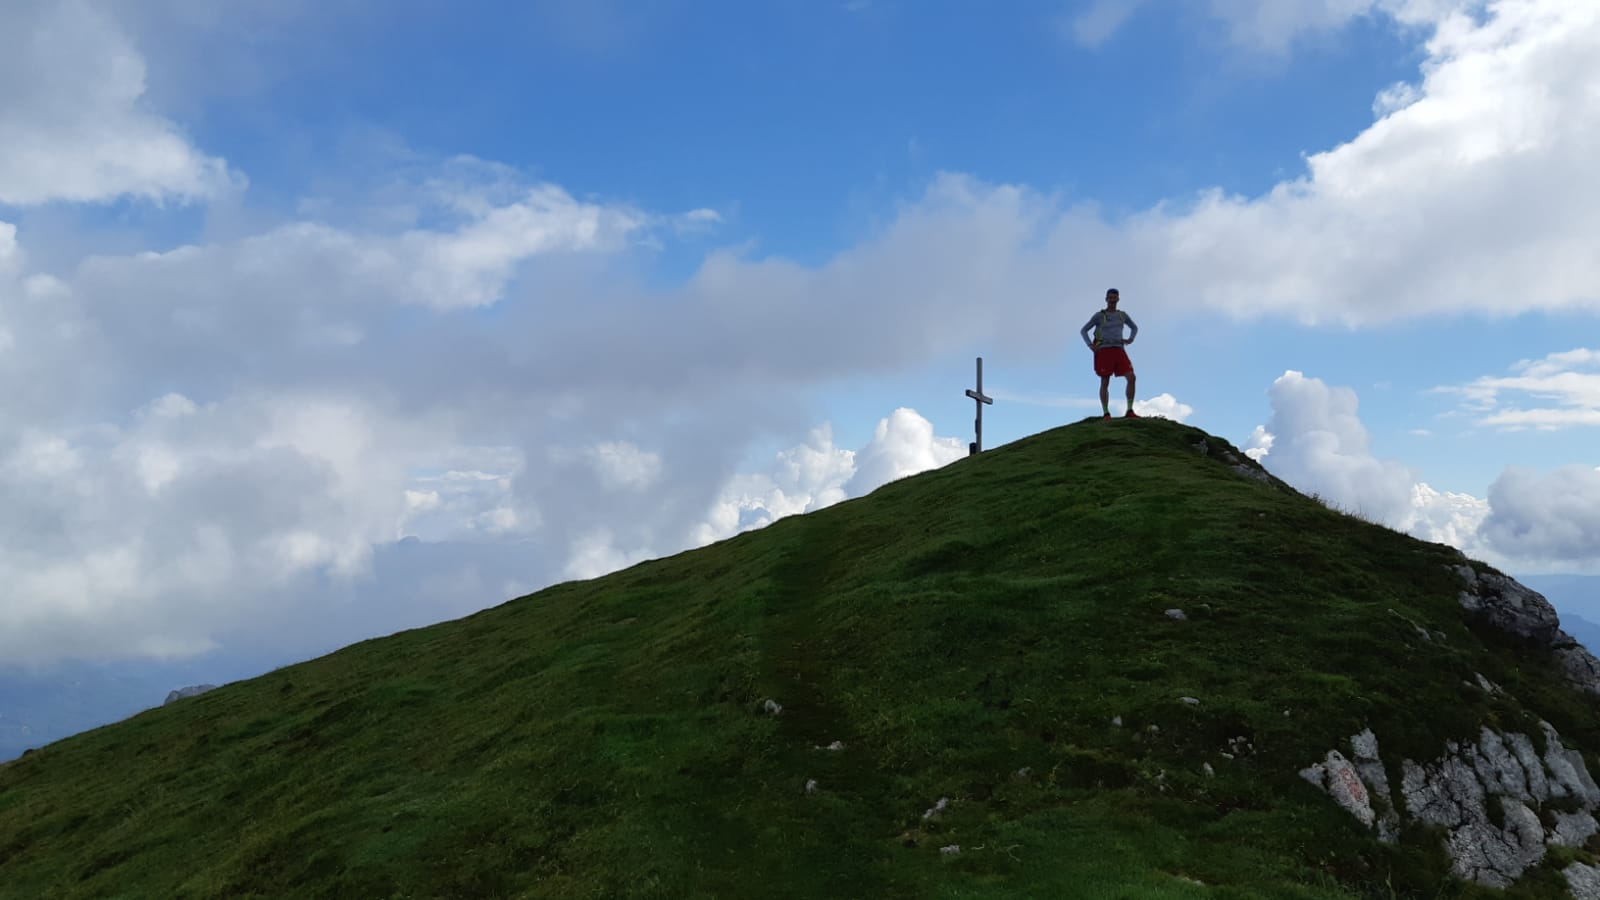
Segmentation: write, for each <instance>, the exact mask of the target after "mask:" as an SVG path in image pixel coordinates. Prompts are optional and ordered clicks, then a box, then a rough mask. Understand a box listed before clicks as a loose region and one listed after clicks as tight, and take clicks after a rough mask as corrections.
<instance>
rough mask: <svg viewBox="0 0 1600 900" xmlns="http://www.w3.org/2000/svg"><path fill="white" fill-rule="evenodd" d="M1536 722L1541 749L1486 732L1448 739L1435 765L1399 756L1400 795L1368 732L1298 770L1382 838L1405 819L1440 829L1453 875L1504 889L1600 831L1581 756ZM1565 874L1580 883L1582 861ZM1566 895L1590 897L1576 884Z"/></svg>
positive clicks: (1599, 801) (1599, 791) (1597, 800)
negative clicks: (1550, 855) (1551, 854)
mask: <svg viewBox="0 0 1600 900" xmlns="http://www.w3.org/2000/svg"><path fill="white" fill-rule="evenodd" d="M1539 724H1540V729H1541V731H1542V736H1543V738H1544V745H1545V751H1544V753H1543V754H1542V755H1541V754H1540V753H1539V752H1538V750H1537V748H1536V747H1535V746H1534V743H1533V740H1532V739H1531V738H1529V737H1528V736H1527V735H1525V734H1520V733H1510V734H1507V733H1502V732H1497V731H1493V730H1491V729H1489V728H1483V729H1482V730H1481V731H1480V732H1479V734H1478V740H1477V741H1476V742H1469V743H1461V742H1457V741H1449V742H1446V744H1445V750H1446V752H1445V754H1444V755H1443V756H1441V757H1439V758H1438V759H1435V760H1433V761H1432V762H1428V763H1418V762H1415V761H1413V760H1410V759H1407V760H1403V761H1402V762H1401V765H1400V770H1401V773H1402V776H1401V783H1400V792H1399V797H1398V798H1396V797H1395V796H1394V795H1393V793H1392V791H1391V789H1390V783H1389V780H1388V778H1387V774H1386V772H1385V770H1384V767H1383V763H1382V760H1381V759H1380V758H1379V755H1378V740H1377V737H1376V736H1375V735H1373V734H1372V732H1371V730H1370V729H1369V730H1366V731H1363V732H1361V733H1360V734H1357V735H1352V736H1351V738H1350V745H1351V753H1352V755H1353V756H1354V757H1355V761H1354V762H1352V761H1351V760H1349V759H1347V758H1345V757H1344V756H1343V754H1341V753H1339V751H1337V750H1330V751H1329V752H1328V755H1327V757H1326V758H1325V759H1324V760H1323V761H1322V762H1320V763H1317V764H1315V765H1313V766H1310V767H1308V768H1306V769H1303V770H1301V772H1300V774H1301V776H1302V777H1304V778H1305V779H1306V780H1307V781H1310V782H1311V783H1312V784H1314V785H1316V786H1318V787H1320V788H1322V789H1323V790H1324V791H1326V792H1327V793H1328V795H1329V796H1330V797H1332V798H1333V799H1334V801H1335V802H1337V803H1338V804H1339V805H1340V806H1341V807H1343V808H1344V809H1346V810H1348V811H1349V812H1350V813H1351V815H1353V816H1355V818H1356V820H1357V821H1358V822H1360V823H1361V824H1362V826H1363V827H1366V828H1371V829H1376V831H1377V834H1378V837H1379V839H1380V840H1385V841H1394V840H1396V839H1397V838H1398V835H1399V828H1400V823H1401V816H1402V815H1403V816H1404V818H1405V820H1407V821H1412V822H1421V823H1424V824H1428V825H1436V826H1439V827H1441V828H1443V829H1445V832H1446V837H1445V849H1446V851H1447V852H1448V853H1449V855H1450V859H1451V863H1452V868H1453V871H1454V873H1455V874H1456V875H1457V876H1458V877H1460V878H1463V879H1467V880H1470V881H1475V882H1477V883H1479V884H1483V885H1488V886H1490V887H1499V888H1505V887H1510V886H1511V885H1512V884H1513V883H1515V882H1516V880H1517V879H1518V878H1520V877H1522V875H1523V873H1525V872H1526V871H1527V870H1528V869H1530V868H1532V867H1533V866H1536V865H1538V864H1539V863H1540V862H1541V861H1542V860H1543V859H1544V856H1545V853H1546V852H1547V851H1548V849H1549V848H1550V847H1552V846H1570V847H1575V846H1581V845H1582V844H1583V843H1584V842H1586V841H1587V840H1588V839H1589V838H1590V837H1592V836H1593V835H1595V834H1596V833H1597V832H1600V822H1597V821H1596V819H1595V815H1594V813H1595V810H1596V809H1597V808H1600V787H1597V786H1596V784H1595V781H1594V779H1593V778H1592V777H1590V775H1589V771H1588V768H1587V766H1586V765H1585V764H1584V761H1583V755H1582V754H1581V753H1579V752H1578V751H1576V750H1571V749H1568V748H1567V747H1566V746H1565V745H1563V744H1562V742H1561V736H1560V735H1559V734H1558V733H1557V732H1556V730H1555V728H1554V727H1553V726H1551V725H1550V724H1549V723H1548V722H1541V723H1539ZM1397 800H1398V802H1396V801H1397ZM1491 804H1492V806H1491ZM1491 809H1492V810H1493V812H1491ZM1541 812H1542V813H1544V815H1545V817H1544V818H1541V815H1540V814H1541ZM1495 813H1498V815H1496V814H1495ZM1547 822H1548V823H1552V824H1548V825H1547ZM1564 871H1565V873H1566V876H1567V879H1568V882H1569V883H1576V882H1582V883H1585V884H1587V883H1588V882H1587V881H1584V879H1588V878H1590V877H1591V874H1590V873H1589V871H1588V870H1587V868H1586V867H1585V868H1584V869H1574V868H1573V867H1569V868H1568V869H1567V870H1564ZM1593 874H1594V875H1596V876H1600V871H1597V872H1595V873H1593ZM1573 892H1574V895H1575V896H1588V895H1585V894H1582V893H1579V892H1578V888H1577V887H1576V886H1575V887H1574V888H1573ZM1595 896H1596V897H1597V900H1600V894H1597V895H1595Z"/></svg>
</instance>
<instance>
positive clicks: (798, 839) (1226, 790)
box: [0, 420, 1600, 900]
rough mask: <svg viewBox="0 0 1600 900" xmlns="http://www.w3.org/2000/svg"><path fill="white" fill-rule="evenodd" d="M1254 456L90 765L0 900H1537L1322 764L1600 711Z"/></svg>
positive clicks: (739, 555)
mask: <svg viewBox="0 0 1600 900" xmlns="http://www.w3.org/2000/svg"><path fill="white" fill-rule="evenodd" d="M1202 441H1204V442H1205V444H1206V450H1207V452H1205V453H1201V452H1199V449H1198V446H1199V444H1200V443H1201V442H1202ZM1224 454H1230V455H1232V456H1233V457H1234V461H1233V462H1230V461H1228V460H1227V459H1224V458H1223V456H1224ZM1236 464H1237V466H1241V467H1243V469H1244V470H1249V471H1255V472H1257V474H1259V469H1258V468H1256V467H1254V465H1253V464H1252V463H1250V462H1249V461H1248V460H1247V459H1245V458H1244V457H1243V456H1242V454H1239V453H1238V451H1237V450H1236V449H1234V448H1232V447H1230V446H1228V445H1227V444H1226V442H1224V441H1222V440H1220V439H1218V438H1216V437H1213V436H1210V435H1206V434H1205V433H1204V432H1201V431H1199V430H1197V429H1194V428H1190V427H1187V426H1183V425H1179V424H1176V423H1172V422H1167V421H1160V420H1145V421H1138V422H1128V421H1121V420H1118V421H1112V422H1102V421H1099V420H1092V421H1086V422H1081V423H1078V424H1074V425H1069V426H1066V427H1063V428H1058V429H1055V430H1053V431H1049V432H1046V433H1043V434H1039V435H1036V436H1034V437H1031V438H1028V439H1026V440H1022V441H1018V442H1016V443H1014V444H1011V445H1008V446H1005V447H1002V448H1000V449H997V450H993V451H990V452H987V453H985V454H983V455H981V456H977V457H972V458H968V459H965V460H961V461H959V462H957V463H955V464H952V465H949V466H946V467H945V468H943V469H939V470H937V471H933V472H928V473H925V474H923V475H919V476H916V477H913V478H908V479H904V480H902V481H898V482H894V483H892V484H889V485H887V486H885V487H883V488H881V489H879V490H878V491H876V492H874V493H873V494H872V495H871V496H868V497H865V498H861V499H858V500H853V501H850V502H846V503H842V504H839V505H837V506H834V507H831V508H828V509H825V510H822V511H819V512H815V513H811V514H808V515H804V516H796V517H791V518H787V519H784V520H781V521H779V522H777V523H776V524H773V525H772V526H770V527H767V528H765V529H762V530H760V531H756V532H751V533H748V534H744V535H741V536H739V537H737V538H734V539H731V540H728V541H724V542H722V543H719V544H715V545H713V546H710V547H706V548H703V549H700V550H695V551H691V552H687V553H683V554H679V555H677V556H674V557H671V558H667V559H661V560H656V561H652V562H647V563H643V564H640V565H637V566H634V567H632V568H630V569H627V570H625V571H622V572H617V573H615V574H613V575H609V576H606V577H604V578H598V579H595V580H592V581H585V582H574V583H568V584H562V585H557V586H555V587H552V588H549V589H547V590H544V591H541V592H539V593H536V594H533V595H531V596H527V597H522V598H520V599H517V600H513V601H511V602H509V603H506V604H504V605H502V606H498V607H496V608H493V609H489V610H486V611H484V612H481V613H478V614H476V615H473V616H470V617H467V618H465V619H461V620H459V621H454V622H447V623H444V624H440V625H436V626H433V627H431V628H424V629H418V630H415V631H409V632H405V633H402V634H398V635H395V636H393V637H389V638H384V639H381V640H373V641H367V642H364V643H361V644H357V645H354V646H351V647H348V648H346V649H344V650H341V651H339V652H337V653H334V654H331V655H329V656H326V657H323V658H321V659H317V660H313V661H311V662H307V663H304V664H301V665H297V666H292V667H289V668H284V669H280V670H278V671H275V672H272V673H270V674H267V675H264V676H262V677H259V678H256V679H253V680H250V681H247V682H241V683H237V684H233V685H228V686H226V687H224V688H222V689H219V690H216V691H214V692H212V693H209V694H206V695H203V696H201V697H197V698H194V699H191V700H187V701H184V702H181V703H176V704H173V705H172V706H169V707H163V708H159V709H153V710H150V711H148V712H146V713H143V714H141V715H139V716H136V717H134V718H132V719H130V720H128V721H125V722H122V723H119V724H116V725H113V726H109V727H106V728H101V729H98V730H95V731H93V732H89V733H86V734H83V735H79V736H76V737H73V738H70V739H67V740H64V741H61V742H58V743H56V744H53V745H50V746H48V747H45V748H43V749H41V750H38V751H36V752H34V753H30V754H28V755H27V756H26V757H24V758H22V759H20V760H17V761H16V762H13V763H11V764H8V765H5V766H0V897H3V898H44V897H60V898H68V897H118V898H162V900H170V898H211V897H217V898H221V897H262V898H267V897H272V898H277V897H330V898H331V897H337V898H362V897H394V898H422V897H530V898H532V897H541V898H542V897H660V898H694V897H705V898H711V897H730V898H760V897H797V898H798V897H817V898H842V897H863V898H879V897H903V898H1017V900H1022V898H1039V897H1089V898H1097V897H1104V898H1114V897H1115V898H1120V897H1154V898H1199V897H1261V898H1346V897H1367V896H1378V897H1389V896H1418V897H1437V896H1443V897H1480V896H1481V897H1489V896H1505V895H1503V894H1500V893H1499V892H1491V891H1488V890H1487V889H1483V888H1479V887H1476V886H1473V885H1467V884H1463V883H1461V882H1457V881H1454V880H1452V879H1450V878H1449V877H1448V872H1449V861H1448V859H1447V858H1446V857H1445V856H1444V854H1443V851H1442V850H1441V849H1440V848H1439V840H1438V836H1437V834H1433V833H1426V832H1424V831H1423V830H1422V829H1420V828H1418V827H1415V826H1410V827H1408V828H1407V830H1406V831H1405V832H1404V834H1403V835H1402V839H1401V841H1400V843H1399V844H1398V845H1394V846H1390V845H1384V844H1380V843H1379V842H1378V841H1377V840H1376V839H1375V838H1374V837H1373V836H1372V835H1371V833H1370V832H1369V831H1367V830H1364V829H1362V828H1361V827H1360V826H1359V825H1358V824H1357V823H1356V822H1355V820H1354V819H1353V818H1352V817H1351V816H1350V815H1349V814H1347V813H1345V812H1344V811H1343V810H1341V809H1339V808H1338V807H1337V806H1336V805H1335V804H1334V803H1333V802H1332V801H1331V800H1330V799H1329V797H1328V796H1327V795H1325V794H1323V793H1322V792H1321V791H1319V790H1318V789H1316V788H1314V787H1312V786H1311V785H1310V784H1308V783H1307V782H1306V781H1305V780H1303V779H1302V778H1301V777H1300V776H1299V775H1298V774H1297V772H1298V770H1300V769H1301V768H1303V767H1305V766H1308V765H1310V764H1312V763H1314V762H1317V761H1319V760H1320V759H1322V757H1323V756H1324V754H1326V753H1327V751H1328V750H1329V749H1330V748H1333V747H1334V746H1336V745H1337V743H1338V741H1339V740H1340V739H1342V738H1344V737H1346V736H1348V735H1351V734H1353V733H1355V732H1357V731H1360V730H1361V729H1363V728H1369V727H1370V728H1372V729H1373V730H1374V731H1375V732H1376V733H1377V734H1379V735H1380V736H1381V737H1382V740H1383V742H1384V749H1385V755H1386V756H1388V755H1389V754H1390V753H1392V754H1394V755H1396V756H1399V755H1405V756H1409V757H1411V758H1415V759H1419V760H1421V759H1429V758H1433V757H1435V756H1437V755H1438V754H1439V753H1440V752H1441V751H1442V748H1443V745H1444V742H1445V741H1446V740H1448V739H1471V738H1472V737H1473V736H1474V735H1476V734H1477V732H1478V729H1479V727H1480V726H1481V725H1484V724H1491V725H1495V726H1497V727H1505V728H1516V729H1521V730H1528V731H1532V730H1536V729H1535V728H1534V725H1533V723H1535V722H1536V721H1537V719H1538V718H1543V719H1545V720H1548V721H1549V722H1551V723H1552V724H1554V725H1555V726H1556V727H1557V728H1558V729H1559V730H1560V732H1561V733H1562V734H1563V735H1565V736H1566V737H1567V738H1568V739H1569V740H1570V741H1573V742H1575V743H1577V744H1578V745H1579V746H1583V747H1588V748H1593V747H1600V721H1597V718H1596V717H1595V715H1594V714H1593V712H1592V710H1591V708H1590V707H1589V706H1588V705H1587V704H1585V703H1584V702H1583V701H1581V700H1580V699H1579V698H1578V697H1577V696H1575V695H1574V694H1573V693H1572V692H1571V691H1570V690H1568V689H1567V688H1565V687H1562V686H1560V683H1559V679H1558V678H1556V677H1555V675H1553V674H1552V671H1553V670H1552V669H1551V666H1550V664H1549V662H1548V661H1547V660H1543V659H1540V658H1538V656H1537V655H1536V654H1529V653H1527V652H1525V651H1523V650H1521V649H1519V648H1518V647H1516V646H1514V645H1512V644H1511V643H1510V642H1508V641H1503V640H1497V639H1494V638H1492V637H1490V636H1486V635H1481V634H1479V633H1477V632H1476V631H1474V630H1473V629H1472V628H1471V627H1469V626H1468V624H1467V623H1466V621H1465V620H1464V618H1463V614H1462V610H1461V609H1460V607H1459V605H1458V603H1457V599H1456V597H1457V593H1458V591H1459V590H1460V581H1459V579H1458V577H1457V576H1456V575H1455V574H1454V573H1452V572H1451V571H1450V570H1449V569H1448V565H1450V564H1454V563H1457V562H1459V561H1460V560H1459V558H1458V557H1457V556H1456V555H1455V553H1454V551H1452V550H1451V549H1449V548H1447V547H1443V546H1440V545H1435V544H1427V543H1422V542H1419V541H1416V540H1413V539H1410V538H1408V537H1405V536H1402V535H1399V534H1397V533H1395V532H1393V531H1390V530H1387V529H1384V528H1381V527H1378V526H1375V525H1372V524H1369V523H1366V522H1363V521H1360V520H1359V519H1357V518H1353V517H1350V516H1346V515H1342V514H1340V513H1338V512H1335V511H1332V510H1329V509H1327V508H1326V507H1324V506H1323V505H1322V504H1320V503H1318V502H1316V501H1315V500H1312V499H1309V498H1307V497H1304V496H1302V495H1300V494H1298V493H1295V492H1294V491H1292V490H1289V489H1287V488H1286V487H1284V486H1282V485H1281V484H1278V483H1276V482H1272V481H1264V480H1261V479H1259V478H1251V477H1247V476H1246V475H1245V474H1243V473H1242V472H1241V471H1240V469H1239V468H1236ZM1169 609H1182V610H1183V611H1184V612H1185V614H1186V615H1187V618H1186V619H1184V620H1177V619H1174V618H1170V617H1169V616H1168V615H1166V610H1169ZM1419 629H1422V630H1426V631H1429V632H1433V633H1436V634H1437V635H1438V637H1435V638H1432V639H1423V638H1420V637H1419V635H1420V634H1421V632H1420V631H1419ZM1478 673H1481V674H1483V675H1484V676H1486V677H1487V678H1489V679H1491V680H1492V681H1494V682H1496V683H1498V684H1499V685H1500V686H1502V687H1503V688H1504V689H1505V693H1504V694H1492V693H1489V692H1485V691H1466V690H1464V689H1463V687H1462V682H1463V681H1471V680H1472V679H1474V678H1475V676H1476V675H1477V674H1478ZM1185 697H1188V698H1193V699H1196V700H1198V701H1199V702H1198V704H1192V703H1188V702H1184V701H1183V700H1181V699H1180V698H1185ZM768 700H772V701H774V702H775V703H776V704H778V705H781V707H782V709H781V712H779V713H777V714H775V715H774V714H771V713H770V712H769V711H768V709H767V704H766V701H768ZM1114 719H1117V720H1119V721H1120V724H1116V723H1115V722H1114V721H1113V720H1114ZM834 742H839V744H841V745H842V749H826V748H828V747H829V746H830V745H833V744H834ZM1591 765H1592V764H1591ZM1207 766H1209V767H1210V770H1211V771H1210V773H1208V772H1207V771H1205V767H1207ZM813 782H814V784H812V788H811V789H810V790H808V783H813ZM941 800H944V801H946V802H945V803H944V805H943V807H942V809H939V811H937V812H931V813H930V811H931V810H935V809H936V808H938V807H939V806H940V801H941ZM953 845H959V847H960V851H959V853H956V852H942V850H941V848H946V847H950V846H953ZM1563 854H1564V855H1562V856H1561V859H1562V860H1565V861H1571V860H1574V859H1579V860H1585V861H1592V860H1593V859H1594V857H1593V856H1592V855H1590V854H1588V853H1586V852H1585V851H1584V850H1581V849H1580V850H1565V851H1563ZM1561 885H1562V882H1561V879H1560V876H1559V875H1558V874H1557V873H1556V872H1555V870H1554V868H1553V867H1551V866H1550V865H1548V864H1547V865H1546V867H1545V868H1542V869H1540V870H1538V871H1536V872H1535V873H1533V874H1532V875H1529V876H1527V877H1526V878H1524V880H1523V881H1522V882H1521V883H1520V884H1519V886H1518V887H1517V888H1515V889H1514V890H1513V891H1512V892H1511V894H1510V896H1518V897H1534V896H1561V895H1562V894H1561Z"/></svg>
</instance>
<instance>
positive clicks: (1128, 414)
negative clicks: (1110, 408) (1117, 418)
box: [1106, 409, 1144, 419]
mask: <svg viewBox="0 0 1600 900" xmlns="http://www.w3.org/2000/svg"><path fill="white" fill-rule="evenodd" d="M1122 417H1123V418H1124V419H1142V418H1144V417H1143V416H1141V415H1139V414H1138V413H1136V412H1134V411H1133V410H1131V409H1130V410H1128V411H1127V412H1125V413H1123V414H1122ZM1106 418H1108V419H1109V418H1111V417H1110V416H1106Z"/></svg>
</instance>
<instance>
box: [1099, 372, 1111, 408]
mask: <svg viewBox="0 0 1600 900" xmlns="http://www.w3.org/2000/svg"><path fill="white" fill-rule="evenodd" d="M1100 411H1101V412H1103V413H1105V414H1106V415H1108V416H1109V415H1111V376H1110V375H1101V376H1100Z"/></svg>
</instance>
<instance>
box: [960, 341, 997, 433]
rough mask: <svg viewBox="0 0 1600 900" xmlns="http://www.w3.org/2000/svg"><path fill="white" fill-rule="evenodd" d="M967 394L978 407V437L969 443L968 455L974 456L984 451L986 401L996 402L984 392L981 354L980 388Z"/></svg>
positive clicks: (974, 425) (976, 425) (981, 358)
mask: <svg viewBox="0 0 1600 900" xmlns="http://www.w3.org/2000/svg"><path fill="white" fill-rule="evenodd" d="M967 396H968V397H971V398H972V399H973V400H976V401H977V403H976V404H975V405H976V406H977V407H978V418H977V419H976V420H974V421H973V423H972V427H973V429H974V430H975V431H977V433H978V434H977V436H978V439H977V440H975V441H973V442H972V443H970V444H968V445H967V455H968V456H974V455H976V454H979V453H982V452H983V405H984V404H985V403H989V404H992V403H994V398H993V397H987V396H985V395H984V393H983V357H981V356H980V357H978V389H977V390H975V391H974V390H968V391H967Z"/></svg>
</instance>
